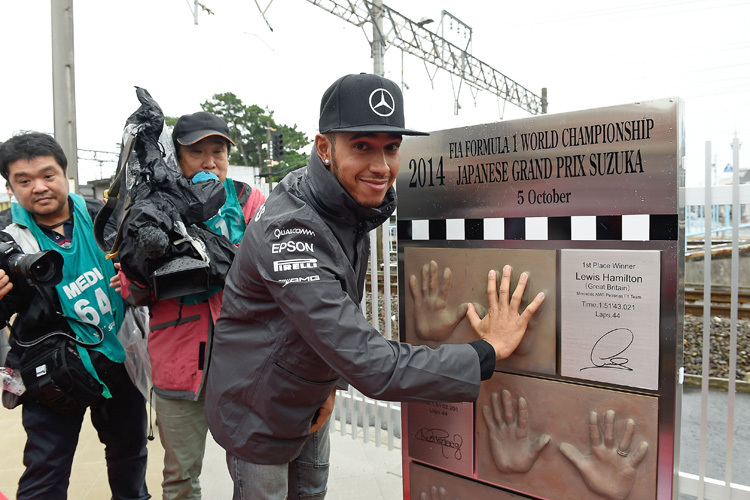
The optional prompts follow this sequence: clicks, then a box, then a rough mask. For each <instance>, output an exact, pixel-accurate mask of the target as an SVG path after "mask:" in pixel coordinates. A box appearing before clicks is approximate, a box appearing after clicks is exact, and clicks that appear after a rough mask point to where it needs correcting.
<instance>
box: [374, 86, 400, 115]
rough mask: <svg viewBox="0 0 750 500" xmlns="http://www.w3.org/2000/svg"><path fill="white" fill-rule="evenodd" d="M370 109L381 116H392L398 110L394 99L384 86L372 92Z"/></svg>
mask: <svg viewBox="0 0 750 500" xmlns="http://www.w3.org/2000/svg"><path fill="white" fill-rule="evenodd" d="M370 109H372V111H373V112H374V113H375V114H377V115H380V116H391V115H392V114H393V112H394V111H395V110H396V107H395V106H394V99H393V96H392V95H391V93H390V92H388V91H387V90H385V89H384V88H379V89H375V90H373V91H372V94H370Z"/></svg>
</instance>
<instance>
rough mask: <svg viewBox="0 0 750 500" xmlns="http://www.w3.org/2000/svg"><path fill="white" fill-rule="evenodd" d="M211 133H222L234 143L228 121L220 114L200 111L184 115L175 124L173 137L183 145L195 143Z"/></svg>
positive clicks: (222, 135) (221, 134)
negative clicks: (220, 116) (219, 115)
mask: <svg viewBox="0 0 750 500" xmlns="http://www.w3.org/2000/svg"><path fill="white" fill-rule="evenodd" d="M210 135H220V136H221V137H223V138H224V139H226V140H228V141H229V142H231V143H232V144H234V141H233V140H232V139H231V138H230V137H229V127H227V123H226V122H225V121H224V120H222V119H221V118H219V117H218V116H216V115H214V114H212V113H207V112H206V111H198V112H197V113H193V114H192V115H182V116H181V117H180V118H179V119H178V120H177V123H176V124H175V126H174V130H173V131H172V138H173V139H174V140H175V141H176V142H177V143H179V144H182V145H183V146H189V145H191V144H195V143H196V142H198V141H200V140H201V139H205V138H206V137H208V136H210Z"/></svg>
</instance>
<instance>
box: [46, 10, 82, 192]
mask: <svg viewBox="0 0 750 500" xmlns="http://www.w3.org/2000/svg"><path fill="white" fill-rule="evenodd" d="M50 4H51V6H52V8H51V14H52V15H51V18H52V102H53V109H54V122H55V139H56V140H57V142H59V143H60V146H62V149H63V151H64V152H65V156H66V157H67V158H68V179H70V180H71V181H72V186H71V187H72V191H73V192H74V193H78V138H77V135H76V85H75V83H76V79H75V64H74V61H75V57H74V53H73V0H50Z"/></svg>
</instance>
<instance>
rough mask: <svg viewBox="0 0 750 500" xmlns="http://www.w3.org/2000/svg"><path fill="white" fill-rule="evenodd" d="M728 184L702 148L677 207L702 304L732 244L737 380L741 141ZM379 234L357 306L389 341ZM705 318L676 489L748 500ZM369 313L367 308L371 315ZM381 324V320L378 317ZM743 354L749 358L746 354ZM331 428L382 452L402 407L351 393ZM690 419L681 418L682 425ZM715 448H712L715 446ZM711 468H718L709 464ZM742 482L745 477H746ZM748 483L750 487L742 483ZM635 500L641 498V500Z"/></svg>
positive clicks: (732, 410)
mask: <svg viewBox="0 0 750 500" xmlns="http://www.w3.org/2000/svg"><path fill="white" fill-rule="evenodd" d="M733 150H734V151H733V160H734V161H733V176H734V178H733V182H732V184H731V185H724V186H711V182H712V179H711V171H712V165H711V143H706V182H705V186H706V187H702V188H681V189H680V206H681V207H685V213H686V222H685V224H686V234H687V235H689V236H691V237H693V238H695V237H701V234H702V239H703V247H704V255H705V259H704V272H703V279H704V282H703V289H704V290H705V291H706V292H705V295H706V297H708V296H709V294H708V290H711V283H712V281H711V248H712V244H713V240H714V239H715V237H716V235H719V237H720V238H721V239H722V240H723V241H726V239H727V236H729V237H730V238H731V252H732V257H731V267H732V270H731V283H730V290H731V317H730V322H731V333H730V339H729V348H730V354H729V373H730V375H734V374H735V373H736V367H737V360H738V352H737V331H738V328H737V326H738V308H739V302H738V295H739V275H740V273H741V272H747V271H746V270H744V269H743V270H741V269H740V261H739V244H740V229H741V228H743V227H748V224H747V221H744V220H742V216H741V214H742V213H743V212H744V211H745V209H746V208H747V206H748V205H750V185H740V184H739V167H740V161H739V141H738V140H737V139H735V141H734V144H733ZM376 231H377V232H382V239H381V241H382V246H381V248H382V255H386V256H389V255H390V252H394V251H395V248H394V247H393V245H391V240H392V234H391V228H390V227H389V225H388V224H384V225H383V226H382V227H381V228H379V229H378V230H376ZM376 231H373V232H372V233H371V241H372V242H373V244H372V245H371V247H372V250H371V268H370V270H371V273H370V274H371V276H372V279H371V283H370V289H369V292H370V293H369V294H367V295H368V297H369V300H367V298H366V300H365V301H364V302H363V304H362V310H363V311H368V312H369V313H370V315H371V323H372V325H373V326H375V327H376V328H381V333H383V335H384V336H385V337H386V338H388V339H397V338H398V333H397V332H394V331H393V329H392V324H393V322H392V321H388V319H390V318H391V316H392V315H393V312H392V311H393V305H392V304H391V300H390V299H391V297H390V294H389V293H387V292H386V293H385V296H384V297H383V298H382V306H379V303H380V302H381V299H380V298H379V294H380V291H379V287H378V275H380V276H382V278H383V280H384V283H383V286H382V290H385V291H387V290H389V289H390V286H391V283H390V280H391V276H390V273H389V272H384V273H378V272H377V271H378V270H379V269H382V268H384V267H385V268H387V267H386V266H383V265H382V260H380V261H379V260H378V257H377V247H378V245H377V244H376V242H377V237H376ZM704 302H705V303H706V306H705V307H704V313H703V353H702V362H703V366H702V374H701V379H700V382H701V397H700V415H699V416H696V415H690V417H692V418H693V419H695V418H696V417H698V418H699V420H700V432H699V438H698V441H697V442H695V443H692V446H694V447H695V448H694V449H693V448H691V449H688V450H683V451H682V454H683V456H684V454H685V453H694V454H698V456H699V466H698V471H697V473H693V472H685V471H682V470H681V471H680V472H679V480H678V488H679V494H680V498H681V499H692V498H697V499H698V500H704V499H706V500H750V485H747V484H740V483H738V482H737V481H735V480H733V477H732V476H733V474H732V473H733V470H737V469H743V468H747V469H748V470H747V471H745V472H750V464H748V463H743V464H735V463H734V462H733V460H734V450H736V449H737V447H738V446H743V447H746V446H750V442H737V441H736V440H735V432H734V431H735V422H736V420H735V419H736V418H737V417H738V416H739V417H741V418H744V419H747V416H748V415H747V414H744V415H738V414H737V405H736V392H737V387H736V381H735V377H734V376H730V377H729V380H728V381H727V386H728V390H727V394H726V396H727V401H726V412H725V415H726V421H725V422H715V421H710V420H709V363H710V362H711V337H710V332H711V313H710V305H709V304H708V301H704ZM368 308H369V309H368ZM381 317H382V318H384V319H385V321H382V322H381V321H380V318H381ZM745 355H747V354H745ZM334 417H335V421H334V423H333V425H332V426H331V432H340V433H341V434H345V433H346V432H347V429H349V430H348V432H350V433H351V435H352V439H362V440H363V441H364V442H366V443H370V442H374V444H375V446H382V445H387V446H388V447H389V449H393V448H394V447H395V445H394V443H395V439H394V438H400V437H401V408H400V405H399V404H398V403H390V402H383V401H377V400H373V399H370V398H367V397H364V396H363V395H362V394H361V393H359V392H358V391H357V390H356V389H353V388H350V389H349V390H348V391H339V392H338V394H337V396H336V407H335V410H334ZM686 417H687V415H685V414H683V420H684V419H685V418H686ZM713 425H720V426H723V427H724V428H725V430H726V433H725V443H724V450H726V451H725V453H724V456H723V457H722V460H723V470H724V475H723V477H715V478H714V477H709V476H708V475H707V473H706V470H707V467H706V465H707V462H708V460H709V457H708V453H707V449H708V444H709V443H708V440H709V437H708V436H709V432H708V429H709V426H713ZM712 444H715V443H712ZM684 447H685V446H684V445H683V448H684ZM714 465H716V464H714ZM744 477H747V475H746V476H744ZM746 482H748V483H750V481H746ZM638 500H640V499H638Z"/></svg>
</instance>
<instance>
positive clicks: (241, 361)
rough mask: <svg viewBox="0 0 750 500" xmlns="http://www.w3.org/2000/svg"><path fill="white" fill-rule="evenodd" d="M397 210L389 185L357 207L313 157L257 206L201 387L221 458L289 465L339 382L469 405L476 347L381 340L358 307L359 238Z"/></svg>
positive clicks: (476, 372)
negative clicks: (380, 196)
mask: <svg viewBox="0 0 750 500" xmlns="http://www.w3.org/2000/svg"><path fill="white" fill-rule="evenodd" d="M395 208H396V194H395V191H394V189H393V188H391V189H390V190H389V192H388V194H387V196H386V198H385V200H384V202H383V203H382V204H381V205H380V206H379V207H376V208H364V207H362V206H360V205H359V204H358V203H356V202H355V201H354V199H353V198H352V197H351V196H350V195H349V194H348V193H347V192H346V191H345V190H344V189H343V187H342V186H341V185H340V184H339V182H338V180H337V179H336V177H335V176H334V175H333V174H331V173H330V172H329V171H328V170H326V168H325V167H324V166H323V164H322V162H321V160H320V157H319V156H318V155H317V152H316V151H315V150H313V153H312V155H311V159H310V161H309V163H308V165H307V167H305V168H303V169H300V170H297V171H295V172H292V173H290V174H289V175H287V176H286V177H285V178H284V180H283V181H282V182H281V183H280V184H279V185H278V186H277V187H276V189H275V190H274V191H273V193H271V195H270V196H269V198H268V200H267V201H266V203H265V205H263V206H261V207H260V208H259V209H258V211H257V212H256V215H255V217H254V218H253V220H252V221H251V222H250V224H249V225H248V228H247V230H246V231H245V235H244V237H243V239H242V242H241V243H240V246H239V251H238V253H237V255H236V257H235V260H234V263H233V264H232V268H231V270H230V271H229V274H228V276H227V282H226V286H225V289H224V304H223V306H222V312H221V316H220V317H219V320H218V321H217V323H216V328H215V334H214V339H213V346H212V349H213V351H212V354H211V370H209V374H208V380H207V387H206V405H205V409H206V418H207V420H208V425H209V428H210V430H211V433H212V434H213V437H214V439H216V441H217V442H218V443H219V444H220V445H221V446H222V447H223V448H224V449H226V450H227V451H228V452H229V453H231V454H232V455H234V456H236V457H237V458H240V459H241V460H244V461H247V462H250V463H256V464H283V463H287V462H290V461H292V460H293V459H294V458H295V457H296V456H297V455H298V454H299V451H300V450H301V448H302V446H303V444H304V441H305V439H306V438H307V437H308V436H309V432H310V425H311V422H312V420H313V417H314V415H315V412H316V410H318V409H319V408H320V406H321V405H322V404H323V402H324V401H325V400H326V398H327V397H328V395H329V394H330V393H331V391H332V390H333V389H334V388H335V387H336V384H337V382H338V381H339V378H342V379H343V380H345V381H346V382H348V383H349V384H351V385H353V386H354V387H356V388H357V389H359V390H360V391H361V392H362V393H364V394H365V395H367V396H368V397H372V398H377V399H384V400H395V401H418V400H438V401H474V400H475V399H476V397H477V395H478V393H479V383H480V362H479V358H480V355H478V352H479V351H478V350H476V349H475V348H473V347H472V346H470V345H469V344H463V345H444V346H441V347H439V348H438V349H431V348H429V347H426V346H412V345H409V344H405V343H399V342H393V341H388V340H386V339H385V338H384V337H383V336H382V335H381V334H380V333H378V331H377V330H375V329H374V328H373V327H372V326H371V325H370V324H368V323H367V321H366V319H365V317H364V316H363V314H362V311H361V310H360V307H359V303H360V300H361V298H362V294H363V285H364V279H365V272H366V268H367V259H368V257H369V237H368V232H369V231H370V230H372V229H373V228H375V227H377V226H378V225H380V224H381V223H383V222H384V221H386V220H387V219H388V217H389V216H390V214H391V213H392V212H393V210H394V209H395ZM493 354H494V352H493ZM492 363H493V366H494V356H493V359H492ZM483 366H484V365H483Z"/></svg>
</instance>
